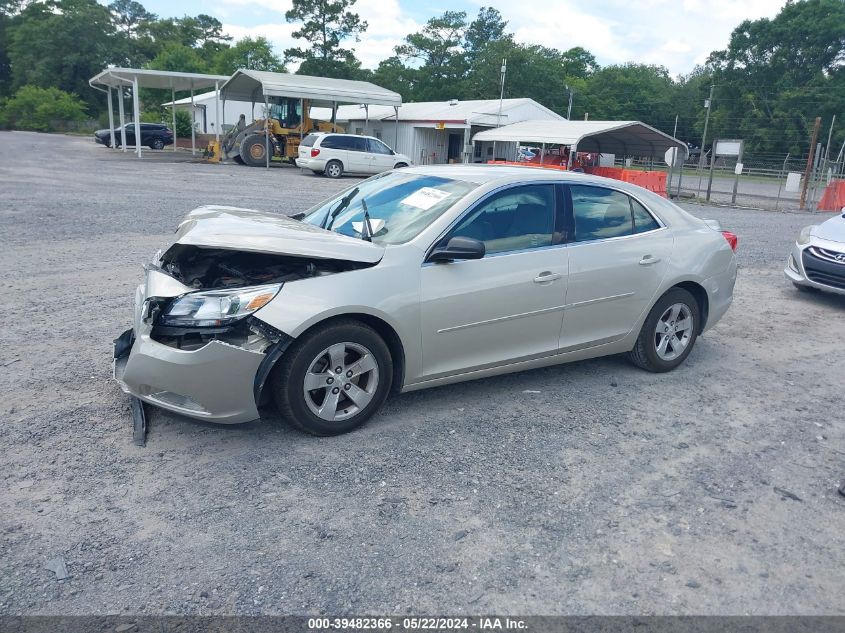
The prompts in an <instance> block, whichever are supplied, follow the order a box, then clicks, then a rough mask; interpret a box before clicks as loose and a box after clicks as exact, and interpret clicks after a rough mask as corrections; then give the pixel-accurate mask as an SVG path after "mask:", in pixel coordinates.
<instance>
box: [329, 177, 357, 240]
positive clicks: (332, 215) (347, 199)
mask: <svg viewBox="0 0 845 633" xmlns="http://www.w3.org/2000/svg"><path fill="white" fill-rule="evenodd" d="M357 194H358V187H355V188H354V189H353V190H352V191H350V192H349V193H347V194H346V195H345V196H343V199H342V200H341V201H340V204H339V205H337V207H336V208H335V209H334V211H332V212H331V213H330V214H328V215H327V216H326V219H325V220H323V224H322V226H321V227H320V228H323V229H326V230H329V229H330V228H332V224H333V223H334V219H335V218H336V217H337V216H338V215H339V214H340V212H341V211H343V210H344V209H345V208H346V207H348V206H349V203H350V202H352V198H354V197H355V196H356V195H357Z"/></svg>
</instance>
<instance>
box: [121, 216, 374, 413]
mask: <svg viewBox="0 0 845 633" xmlns="http://www.w3.org/2000/svg"><path fill="white" fill-rule="evenodd" d="M230 230H232V231H236V232H239V233H238V235H239V236H240V237H239V238H236V237H233V235H232V234H231V233H229V231H230ZM313 232H316V233H317V237H318V238H322V241H323V242H325V244H322V245H321V242H320V239H315V240H310V241H309V239H308V237H309V236H310V235H311V233H313ZM324 233H325V234H328V237H326V236H325V235H322V234H324ZM345 239H347V238H344V240H339V239H338V237H337V236H335V235H334V234H330V233H329V232H328V231H324V230H323V229H319V228H317V227H305V228H301V227H300V226H299V223H297V222H296V221H294V220H289V219H283V220H279V219H278V218H276V217H272V216H266V215H261V214H257V213H255V212H251V211H246V210H232V209H227V210H222V211H221V210H219V209H211V208H201V209H197V210H196V211H194V212H193V213H192V214H190V215H189V216H188V219H187V220H186V221H185V222H183V223H182V225H181V228H180V230H179V233H178V234H177V240H176V242H175V243H174V244H172V245H171V246H170V247H169V248H168V249H167V250H166V251H165V252H164V253H163V254H158V255H156V256H155V257H154V258H153V261H152V263H151V264H150V265H148V266H146V267H145V279H144V283H143V284H141V285H140V286H139V287H138V289H137V291H136V294H135V315H134V322H133V327H132V329H131V330H128V331H127V332H124V333H123V334H122V335H121V336H120V337H119V338H118V339H116V340H115V349H114V356H115V363H114V376H115V379H117V381H118V383H119V384H120V386H121V388H122V389H123V390H124V391H125V392H126V393H128V394H131V395H133V396H136V397H137V398H139V399H141V400H143V401H144V402H147V403H149V404H153V405H156V406H159V407H162V408H164V409H168V410H170V411H174V412H176V413H181V414H183V415H187V416H190V417H194V418H199V419H204V420H210V421H213V422H221V423H229V424H232V423H238V422H246V421H249V420H253V419H255V418H257V417H258V404H259V403H260V402H261V400H262V395H263V387H264V383H265V382H266V381H267V379H268V377H269V375H270V372H271V370H272V367H273V364H274V363H275V362H276V361H277V360H278V358H279V357H280V356H281V354H282V352H283V351H284V349H285V348H286V347H287V345H288V343H289V342H290V341H291V340H292V339H291V337H290V336H288V335H287V334H285V333H283V332H280V331H278V330H277V329H275V328H273V327H272V326H270V325H268V324H267V323H265V322H264V321H262V320H261V319H260V318H259V317H260V310H261V308H263V307H264V306H265V305H267V304H268V303H271V302H272V301H273V299H274V298H275V297H276V296H277V294H278V293H279V291H280V290H281V289H282V287H283V286H284V285H285V284H286V283H289V282H292V281H297V280H301V279H307V278H309V277H317V276H324V275H332V274H337V273H341V272H345V271H350V270H355V269H358V268H362V267H369V266H373V265H374V264H375V263H376V262H377V261H378V260H379V259H380V258H381V254H382V250H381V249H379V248H376V247H373V246H372V245H371V244H369V243H368V242H361V241H358V242H357V243H354V244H353V246H352V247H349V245H348V244H346V242H345ZM262 240H263V241H262ZM314 242H316V245H315V243H314ZM229 243H232V244H233V247H228V244H229ZM358 244H364V245H365V246H364V247H363V248H361V247H360V246H359V245H358ZM256 246H262V247H265V248H266V249H267V250H262V249H258V250H255V249H254V248H253V247H256ZM344 246H346V249H345V250H344V248H343V247H344ZM271 247H272V248H271ZM256 312H258V314H256Z"/></svg>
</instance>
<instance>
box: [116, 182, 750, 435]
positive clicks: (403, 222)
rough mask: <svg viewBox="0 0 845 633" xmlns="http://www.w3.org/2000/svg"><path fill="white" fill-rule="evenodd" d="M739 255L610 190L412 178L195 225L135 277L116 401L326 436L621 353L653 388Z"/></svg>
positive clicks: (717, 236) (697, 224)
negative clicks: (271, 415) (517, 377)
mask: <svg viewBox="0 0 845 633" xmlns="http://www.w3.org/2000/svg"><path fill="white" fill-rule="evenodd" d="M735 248H736V236H734V235H733V234H731V233H728V232H726V231H725V232H723V231H721V230H720V228H719V226H718V225H717V224H716V223H714V222H712V221H706V220H699V219H697V218H695V217H693V216H691V215H689V214H688V213H686V212H685V211H683V210H682V209H680V208H679V207H677V206H675V205H674V204H672V203H671V202H669V201H668V200H665V199H663V198H661V197H659V196H657V195H655V194H652V193H650V192H648V191H646V190H644V189H641V188H639V187H636V186H633V185H629V184H626V183H622V182H619V181H615V180H607V179H603V178H598V177H593V176H588V175H586V174H575V173H572V174H566V173H561V172H552V171H549V170H543V169H535V168H528V167H505V166H482V165H477V166H469V165H467V166H458V165H450V166H427V167H411V168H405V169H402V170H399V171H390V172H385V173H383V174H380V175H378V176H375V177H373V178H370V179H369V180H365V181H363V182H360V183H358V184H355V185H353V186H351V187H350V188H349V189H347V190H346V191H344V192H341V193H340V194H338V195H337V196H335V197H333V198H331V199H329V200H327V201H325V202H323V203H320V204H318V205H317V206H315V207H313V208H312V209H311V210H309V211H308V212H307V213H306V214H304V215H301V216H300V217H294V218H288V217H285V216H281V215H276V214H267V213H259V212H256V211H250V210H246V209H239V208H232V207H220V206H208V207H201V208H199V209H196V210H194V211H192V212H191V213H190V214H188V216H187V217H186V218H185V220H184V221H183V222H182V223H181V224H180V225H179V228H178V230H177V232H176V235H175V239H174V240H173V243H172V244H171V245H170V246H169V247H167V248H166V249H165V250H164V251H163V252H162V251H159V253H158V254H157V255H156V256H155V257H154V258H153V261H152V262H151V263H150V264H148V265H147V266H146V270H145V273H146V277H145V281H144V283H143V284H142V285H141V286H139V287H138V289H137V292H136V297H135V316H134V326H133V328H132V329H131V330H127V331H126V332H125V333H124V334H123V335H121V336H120V337H119V338H118V339H117V340H116V341H115V377H116V379H117V380H118V382H119V383H120V385H121V387H122V388H123V390H124V391H126V392H127V393H129V394H131V395H134V396H136V397H138V398H140V399H141V400H143V401H145V402H147V403H150V404H153V405H156V406H158V407H162V408H164V409H168V410H170V411H174V412H177V413H181V414H184V415H187V416H191V417H194V418H199V419H203V420H210V421H214V422H223V423H237V422H245V421H248V420H252V419H254V418H257V417H258V416H259V412H258V411H259V406H260V405H263V404H265V403H268V402H270V401H272V402H275V404H276V406H277V407H278V409H279V410H280V412H281V414H282V416H283V417H284V418H285V419H286V420H288V421H290V422H291V423H292V424H294V425H295V426H296V427H298V428H299V429H301V430H303V431H307V432H309V433H313V434H316V435H334V434H338V433H343V432H346V431H349V430H351V429H353V428H355V427H357V426H359V425H361V424H363V423H364V422H365V421H366V420H367V419H368V418H370V417H371V416H372V415H373V414H374V413H376V411H378V410H379V408H380V407H381V406H382V403H383V402H384V401H385V399H386V398H387V397H388V394H389V393H391V392H404V391H414V390H417V389H425V388H427V387H435V386H438V385H444V384H448V383H455V382H460V381H464V380H472V379H475V378H483V377H487V376H494V375H497V374H504V373H508V372H515V371H521V370H525V369H531V368H535V367H544V366H548V365H554V364H558V363H567V362H571V361H577V360H581V359H586V358H593V357H596V356H604V355H608V354H620V353H627V354H628V356H629V357H630V359H631V360H632V361H633V362H634V363H635V364H636V365H638V366H640V367H642V368H643V369H645V370H648V371H652V372H665V371H669V370H671V369H674V368H675V367H677V366H678V365H679V364H681V363H682V362H683V361H684V359H685V358H686V357H687V356H688V355H689V354H690V352H691V351H692V349H693V346H694V345H695V342H696V339H697V337H698V336H700V335H701V334H702V333H704V332H705V331H707V330H708V329H709V328H711V327H712V326H713V325H714V324H715V323H716V322H717V321H718V320H719V319H720V318H721V317H722V316H723V315H724V314H725V311H726V310H727V309H728V306H729V305H730V303H731V300H732V296H733V288H734V282H735V279H736V260H735V257H734V249H735Z"/></svg>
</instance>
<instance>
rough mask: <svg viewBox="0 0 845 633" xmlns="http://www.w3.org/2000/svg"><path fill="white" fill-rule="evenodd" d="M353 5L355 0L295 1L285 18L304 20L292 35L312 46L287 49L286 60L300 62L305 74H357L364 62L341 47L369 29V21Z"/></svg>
mask: <svg viewBox="0 0 845 633" xmlns="http://www.w3.org/2000/svg"><path fill="white" fill-rule="evenodd" d="M354 5H355V0H293V6H292V7H291V8H290V10H288V11H287V12H286V13H285V19H286V20H287V21H288V22H299V23H301V25H300V27H299V29H298V30H296V31H294V32H293V37H294V38H296V39H298V40H305V41H306V42H308V43H309V44H310V45H309V46H307V47H305V46H303V47H299V48H289V49H287V50H286V51H285V58H286V60H290V61H301V62H302V64H301V65H300V68H299V72H300V73H302V74H313V75H321V76H324V77H339V78H344V77H347V78H348V77H353V76H355V75H356V74H357V73H358V72H359V70H360V67H361V64H360V62H359V61H358V60H357V59H356V58H355V54H354V52H353V51H352V50H350V49H346V48H342V47H341V43H343V42H344V41H345V40H348V39H354V40H355V41H356V42H357V41H359V36H360V35H361V33H363V32H365V31H366V30H367V23H366V22H365V21H364V20H361V18H360V16H359V15H358V14H357V13H353V12H352V11H351V10H350V9H351V8H352V7H353V6H354Z"/></svg>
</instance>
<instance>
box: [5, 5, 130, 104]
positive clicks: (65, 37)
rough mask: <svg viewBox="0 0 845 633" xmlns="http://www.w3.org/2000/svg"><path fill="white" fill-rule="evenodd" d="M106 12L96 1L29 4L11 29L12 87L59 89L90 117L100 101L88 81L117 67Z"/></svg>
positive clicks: (112, 34)
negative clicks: (80, 101) (79, 101)
mask: <svg viewBox="0 0 845 633" xmlns="http://www.w3.org/2000/svg"><path fill="white" fill-rule="evenodd" d="M117 50H118V47H117V46H116V35H115V27H114V24H113V23H112V16H111V14H110V13H109V10H108V9H107V8H106V7H104V6H103V5H101V4H98V3H97V2H96V0H45V1H44V2H37V3H36V2H33V3H31V4H28V5H27V6H26V8H24V9H23V11H21V12H20V15H18V16H17V18H16V20H15V22H14V23H13V24H12V25H11V27H10V28H9V34H8V51H7V54H8V57H9V64H10V66H11V71H12V72H11V75H12V86H13V89H15V90H16V89H18V88H20V87H22V86H25V85H34V86H40V87H42V88H47V87H51V86H54V87H57V88H60V89H61V90H64V91H65V92H72V93H75V94H78V95H82V96H83V98H84V99H85V101H86V102H87V103H88V104H89V107H91V108H92V110H93V111H96V110H99V109H100V108H102V103H101V102H102V98H101V97H102V95H101V94H99V93H96V92H95V91H93V90H91V88H90V87H89V86H88V79H90V78H91V77H93V76H94V75H95V74H97V73H98V72H100V71H101V70H102V69H103V68H105V66H106V65H107V64H109V63H112V62H117V61H119V55H118V54H117V52H116V51H117Z"/></svg>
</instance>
